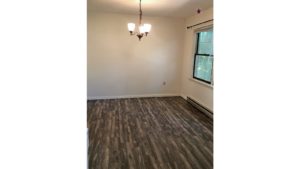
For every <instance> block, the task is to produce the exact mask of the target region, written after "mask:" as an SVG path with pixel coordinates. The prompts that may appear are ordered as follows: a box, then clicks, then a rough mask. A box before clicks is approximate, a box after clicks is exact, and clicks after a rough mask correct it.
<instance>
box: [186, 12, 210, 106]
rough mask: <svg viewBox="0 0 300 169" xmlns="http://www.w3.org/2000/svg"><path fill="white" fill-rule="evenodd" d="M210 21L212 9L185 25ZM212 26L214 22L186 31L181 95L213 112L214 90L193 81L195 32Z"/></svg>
mask: <svg viewBox="0 0 300 169" xmlns="http://www.w3.org/2000/svg"><path fill="white" fill-rule="evenodd" d="M209 19H213V9H212V8H210V9H208V10H206V11H203V13H201V14H200V15H195V16H192V17H189V18H187V19H186V20H185V24H186V26H190V25H194V24H197V23H200V22H203V21H206V20H209ZM211 24H212V22H211V23H207V24H203V25H200V26H197V27H195V28H193V29H189V30H186V31H185V39H184V54H183V58H182V77H181V84H182V85H181V95H182V96H183V97H185V98H186V96H190V97H192V98H194V99H196V100H197V101H198V102H200V103H201V104H202V105H204V106H205V107H207V108H208V109H210V110H211V111H213V88H212V87H210V86H207V85H205V84H203V83H200V82H198V81H195V80H193V79H192V76H193V64H194V62H193V61H194V51H195V41H196V39H195V38H196V36H195V31H196V30H197V29H199V28H201V27H204V26H208V25H211Z"/></svg>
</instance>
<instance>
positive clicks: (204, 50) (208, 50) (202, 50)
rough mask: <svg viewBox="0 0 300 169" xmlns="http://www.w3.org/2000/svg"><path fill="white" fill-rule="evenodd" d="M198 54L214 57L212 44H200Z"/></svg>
mask: <svg viewBox="0 0 300 169" xmlns="http://www.w3.org/2000/svg"><path fill="white" fill-rule="evenodd" d="M198 54H208V55H212V44H211V42H209V43H207V42H205V43H199V48H198Z"/></svg>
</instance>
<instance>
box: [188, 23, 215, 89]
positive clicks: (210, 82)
mask: <svg viewBox="0 0 300 169" xmlns="http://www.w3.org/2000/svg"><path fill="white" fill-rule="evenodd" d="M210 29H213V26H212V25H210V26H207V27H204V28H201V29H198V30H196V31H195V34H196V46H195V54H194V64H193V79H195V80H198V81H201V82H204V83H205V84H208V85H213V81H214V78H213V77H214V76H213V74H214V73H213V72H214V55H209V54H199V53H198V50H199V48H198V47H199V35H200V34H199V33H200V32H204V31H207V30H210ZM212 43H213V42H212ZM197 56H208V57H210V56H211V57H212V60H213V61H212V68H211V81H207V80H204V79H200V78H198V77H196V76H195V66H196V57H197Z"/></svg>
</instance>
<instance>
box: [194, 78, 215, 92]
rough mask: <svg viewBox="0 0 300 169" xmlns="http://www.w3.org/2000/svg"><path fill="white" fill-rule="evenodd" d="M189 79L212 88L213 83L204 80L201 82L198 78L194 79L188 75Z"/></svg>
mask: <svg viewBox="0 0 300 169" xmlns="http://www.w3.org/2000/svg"><path fill="white" fill-rule="evenodd" d="M189 80H190V81H193V82H196V83H198V84H201V85H204V86H206V87H209V88H212V89H213V88H214V86H213V85H211V84H207V83H205V82H202V81H200V80H197V79H194V78H192V77H190V78H189Z"/></svg>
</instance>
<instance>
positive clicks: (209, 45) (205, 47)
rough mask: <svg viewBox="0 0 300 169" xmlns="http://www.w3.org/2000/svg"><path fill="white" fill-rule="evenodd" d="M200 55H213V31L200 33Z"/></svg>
mask: <svg viewBox="0 0 300 169" xmlns="http://www.w3.org/2000/svg"><path fill="white" fill-rule="evenodd" d="M198 34H199V39H198V46H197V47H198V54H209V55H213V31H212V29H211V30H207V31H203V32H199V33H198Z"/></svg>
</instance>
